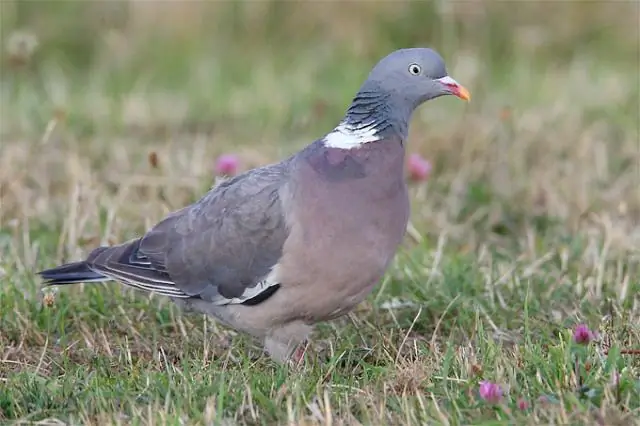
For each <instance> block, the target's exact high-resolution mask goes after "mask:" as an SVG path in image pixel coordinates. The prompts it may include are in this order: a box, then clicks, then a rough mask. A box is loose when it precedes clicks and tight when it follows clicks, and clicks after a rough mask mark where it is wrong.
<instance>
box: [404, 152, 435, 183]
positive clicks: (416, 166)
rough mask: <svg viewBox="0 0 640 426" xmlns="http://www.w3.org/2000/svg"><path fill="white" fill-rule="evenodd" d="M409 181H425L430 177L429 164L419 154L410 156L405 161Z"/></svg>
mask: <svg viewBox="0 0 640 426" xmlns="http://www.w3.org/2000/svg"><path fill="white" fill-rule="evenodd" d="M407 170H408V171H409V179H411V180H412V181H414V182H420V181H423V180H427V179H428V178H429V175H431V163H430V162H429V160H426V159H424V158H422V156H420V155H419V154H411V155H410V156H409V159H408V160H407Z"/></svg>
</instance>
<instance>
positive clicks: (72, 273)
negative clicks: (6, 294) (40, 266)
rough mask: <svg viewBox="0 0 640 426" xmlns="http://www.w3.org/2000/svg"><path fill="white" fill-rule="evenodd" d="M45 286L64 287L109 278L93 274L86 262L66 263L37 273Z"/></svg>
mask: <svg viewBox="0 0 640 426" xmlns="http://www.w3.org/2000/svg"><path fill="white" fill-rule="evenodd" d="M38 275H40V276H41V277H42V278H43V279H44V282H43V284H44V285H45V286H49V285H64V284H77V283H89V282H100V281H107V280H108V279H109V278H107V277H106V276H104V275H102V274H99V273H97V272H94V271H92V270H91V268H89V265H87V263H86V262H74V263H67V264H66V265H62V266H58V267H55V268H51V269H46V270H44V271H40V272H38Z"/></svg>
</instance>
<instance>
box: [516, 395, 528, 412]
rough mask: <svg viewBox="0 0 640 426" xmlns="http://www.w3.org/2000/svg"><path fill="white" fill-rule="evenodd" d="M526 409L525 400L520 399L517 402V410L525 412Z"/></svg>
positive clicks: (526, 403)
mask: <svg viewBox="0 0 640 426" xmlns="http://www.w3.org/2000/svg"><path fill="white" fill-rule="evenodd" d="M527 409H529V403H528V402H527V400H526V399H524V398H520V399H519V400H518V410H520V411H525V410H527Z"/></svg>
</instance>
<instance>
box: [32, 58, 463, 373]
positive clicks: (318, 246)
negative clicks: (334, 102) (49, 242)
mask: <svg viewBox="0 0 640 426" xmlns="http://www.w3.org/2000/svg"><path fill="white" fill-rule="evenodd" d="M446 95H454V96H456V97H458V98H460V99H462V100H465V101H469V100H470V94H469V91H468V90H467V89H466V88H465V87H464V86H462V85H461V84H459V83H458V82H457V81H456V80H454V79H453V78H452V77H450V76H449V75H448V73H447V69H446V65H445V62H444V60H443V58H442V56H441V55H440V54H439V53H438V52H436V51H435V50H433V49H432V48H428V47H412V48H402V49H398V50H395V51H393V52H391V53H389V54H387V55H386V56H385V57H383V58H381V59H380V60H379V61H378V62H377V63H376V64H375V65H374V66H373V68H372V69H371V70H370V72H369V75H368V76H367V78H366V79H365V80H364V82H363V83H362V85H361V86H360V88H359V90H358V91H357V93H356V95H355V97H353V98H352V102H351V104H350V105H349V106H348V108H347V109H346V112H345V113H344V116H343V118H342V119H341V120H340V121H339V122H338V124H337V126H336V127H335V128H334V129H332V130H331V131H330V132H328V133H326V134H325V135H324V136H322V137H320V138H318V139H316V140H315V141H313V142H311V143H309V144H308V145H306V146H304V147H303V148H302V149H300V150H299V151H298V152H296V153H295V154H292V155H290V156H288V157H286V158H284V159H282V160H281V161H279V162H277V163H271V164H267V165H264V166H261V167H257V168H254V169H251V170H247V171H245V172H242V173H240V174H238V175H236V176H234V177H232V178H230V179H227V180H225V181H223V182H222V183H219V184H217V185H214V186H213V187H212V188H211V189H210V190H209V191H208V192H207V193H206V194H204V195H203V196H202V197H201V198H200V199H199V200H197V201H195V202H194V203H193V204H190V205H188V206H185V207H183V208H181V209H179V210H177V211H174V212H172V213H169V214H168V215H167V216H166V217H164V218H163V219H162V220H160V221H159V222H158V223H157V224H156V225H154V226H153V227H151V228H150V229H149V230H148V231H147V232H146V233H144V234H143V235H142V236H140V237H138V238H134V239H131V240H129V241H127V242H124V243H122V244H117V245H111V246H100V247H97V248H95V249H93V250H92V251H91V252H90V253H89V254H88V256H87V257H86V258H85V259H84V260H81V261H77V262H71V263H66V264H63V265H61V266H57V267H54V268H51V269H46V270H42V271H39V272H37V274H38V275H40V277H41V278H42V280H43V287H48V286H60V285H66V284H75V283H96V282H106V281H116V282H119V283H121V284H124V285H126V286H129V287H132V288H135V289H138V290H142V291H146V292H154V293H157V294H160V295H163V296H167V297H169V298H170V299H171V300H172V301H173V302H175V303H176V305H178V306H179V307H181V308H183V309H186V310H191V311H196V312H199V313H203V314H205V315H207V316H210V317H212V318H214V319H215V320H217V321H218V322H219V323H221V324H223V325H225V326H227V327H230V328H232V329H235V330H236V331H240V332H242V333H245V334H248V335H250V336H252V337H253V338H255V339H257V340H258V342H260V343H261V344H262V347H261V349H263V350H264V352H266V354H267V355H268V356H269V357H270V358H271V359H272V360H273V361H275V362H276V363H280V364H284V363H287V362H291V361H292V359H293V357H292V355H293V354H294V352H296V350H299V348H300V347H301V345H302V344H303V342H306V341H307V339H308V338H309V336H310V334H311V333H312V332H313V330H314V328H315V326H316V324H318V323H321V322H325V321H331V320H333V319H336V318H338V317H341V316H343V315H346V314H348V313H349V312H350V311H352V310H353V309H354V308H355V306H356V305H358V304H359V303H360V302H362V301H363V300H364V299H365V298H366V297H367V295H369V294H370V293H371V292H372V290H373V288H374V287H375V286H376V285H377V283H378V282H379V281H380V280H381V279H382V277H383V276H384V274H385V273H386V271H387V269H388V267H389V265H390V263H391V261H392V260H393V258H394V256H395V254H396V252H397V250H398V248H399V246H400V244H401V242H402V240H403V238H404V234H405V232H406V227H407V223H408V220H409V211H410V201H409V196H408V191H407V186H406V182H405V176H404V163H405V151H406V144H407V139H408V133H409V122H410V120H411V118H412V115H413V113H414V111H415V110H416V109H417V108H418V107H419V106H420V105H422V104H423V103H424V102H426V101H429V100H432V99H435V98H438V97H441V96H446Z"/></svg>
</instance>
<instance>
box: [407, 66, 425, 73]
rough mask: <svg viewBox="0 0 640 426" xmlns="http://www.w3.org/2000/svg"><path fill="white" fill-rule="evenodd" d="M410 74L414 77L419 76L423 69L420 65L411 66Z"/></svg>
mask: <svg viewBox="0 0 640 426" xmlns="http://www.w3.org/2000/svg"><path fill="white" fill-rule="evenodd" d="M409 72H410V73H411V74H412V75H419V74H420V73H421V72H422V68H420V65H418V64H411V65H409Z"/></svg>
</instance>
